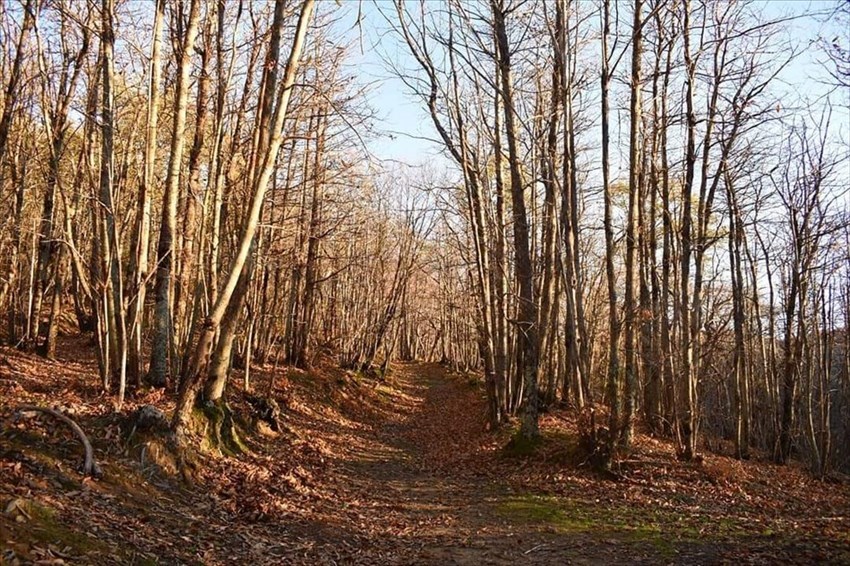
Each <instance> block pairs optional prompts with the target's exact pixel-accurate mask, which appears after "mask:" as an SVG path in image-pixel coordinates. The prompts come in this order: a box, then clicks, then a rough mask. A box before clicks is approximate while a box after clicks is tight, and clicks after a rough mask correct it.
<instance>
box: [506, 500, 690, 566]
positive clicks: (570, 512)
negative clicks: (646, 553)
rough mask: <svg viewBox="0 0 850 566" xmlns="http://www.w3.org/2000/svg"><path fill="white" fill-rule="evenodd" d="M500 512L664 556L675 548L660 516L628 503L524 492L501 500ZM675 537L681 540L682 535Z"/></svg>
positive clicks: (510, 516)
mask: <svg viewBox="0 0 850 566" xmlns="http://www.w3.org/2000/svg"><path fill="white" fill-rule="evenodd" d="M498 512H499V514H501V515H502V516H504V517H506V518H508V519H510V520H512V521H521V522H526V523H535V524H540V525H545V526H547V527H550V528H553V529H554V530H555V531H557V532H558V533H561V534H585V533H586V534H593V535H595V536H605V537H609V538H615V539H620V540H622V541H624V542H630V543H635V544H644V545H649V546H651V547H653V548H654V549H655V551H656V552H658V553H659V554H660V555H662V556H665V557H666V556H671V555H672V554H673V552H674V546H673V542H671V540H670V534H671V533H670V532H669V531H668V530H666V529H663V528H662V526H661V525H660V524H659V522H658V521H657V518H658V517H657V516H653V515H648V516H640V515H639V514H638V513H636V512H634V511H632V510H630V509H627V508H625V507H621V508H616V507H600V506H599V505H598V504H593V503H591V502H581V501H574V500H566V499H560V498H557V497H551V496H539V495H522V496H517V497H513V498H510V499H508V500H507V501H503V502H502V503H500V504H499V506H498ZM674 536H675V535H674ZM676 538H678V539H679V540H682V537H678V536H677V537H676ZM688 538H689V539H690V538H691V537H688ZM694 538H695V537H694Z"/></svg>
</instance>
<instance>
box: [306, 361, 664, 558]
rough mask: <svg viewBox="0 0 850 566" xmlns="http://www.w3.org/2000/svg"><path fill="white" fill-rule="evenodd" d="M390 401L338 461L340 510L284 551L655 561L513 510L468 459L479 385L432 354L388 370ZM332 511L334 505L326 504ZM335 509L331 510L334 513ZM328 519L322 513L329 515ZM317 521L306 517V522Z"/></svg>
mask: <svg viewBox="0 0 850 566" xmlns="http://www.w3.org/2000/svg"><path fill="white" fill-rule="evenodd" d="M394 387H395V388H396V390H397V392H398V395H397V397H396V398H395V402H396V404H395V407H396V410H395V411H394V412H393V413H392V414H391V416H390V417H389V418H387V419H386V420H385V422H382V423H380V424H379V425H378V426H376V427H375V428H373V429H372V430H371V431H370V432H369V434H368V438H366V439H364V440H365V442H362V443H358V444H357V445H356V446H352V448H351V450H350V452H349V453H348V454H347V457H346V459H345V461H343V462H341V465H340V468H339V469H338V470H337V471H338V473H339V476H338V478H337V479H338V481H339V482H341V492H340V493H339V496H340V497H339V498H338V499H337V500H336V501H335V502H334V501H328V502H326V503H328V504H329V505H334V504H336V505H339V506H340V511H342V513H341V517H340V518H338V519H337V523H336V524H333V525H328V524H325V525H324V528H320V529H319V530H317V531H315V532H313V533H312V534H308V533H303V534H305V535H306V536H307V537H308V541H305V542H304V547H302V549H301V550H302V551H301V552H298V553H293V554H291V555H290V558H291V559H293V560H295V561H298V560H299V559H301V560H303V562H304V563H316V562H319V563H364V564H376V563H381V564H386V563H395V564H414V563H415V564H460V565H467V564H470V565H471V564H497V565H501V564H514V563H516V562H517V561H520V560H521V561H523V563H526V564H529V563H530V564H597V563H599V562H601V561H604V562H607V563H608V564H619V563H623V564H626V563H628V564H635V563H641V562H645V563H652V564H657V563H659V562H662V563H663V562H665V560H660V557H659V556H658V555H657V554H656V553H655V552H654V549H653V548H651V547H647V546H645V545H642V544H640V543H628V541H621V540H615V539H608V540H602V539H601V538H600V537H601V536H604V533H600V535H599V536H596V537H590V536H589V535H587V534H584V533H576V534H571V535H569V536H565V535H563V534H560V533H558V532H557V530H556V529H554V528H553V527H551V526H547V525H546V524H545V522H544V523H543V524H541V523H540V522H529V521H525V520H521V519H520V520H517V517H513V516H511V515H512V514H511V513H510V508H509V507H508V508H506V504H507V502H508V501H510V499H509V498H510V497H511V495H512V494H511V488H510V487H509V486H508V485H506V484H505V483H504V482H502V481H500V480H499V479H494V478H493V477H491V475H490V474H488V473H486V470H481V469H477V468H476V465H477V464H480V463H476V462H474V454H471V453H470V452H471V450H473V447H474V446H476V445H477V441H478V440H479V439H480V437H481V435H482V434H483V430H482V423H483V422H484V420H483V411H484V407H483V401H482V399H481V394H480V391H478V390H476V389H474V388H473V387H471V386H470V385H469V384H468V383H466V382H464V381H463V380H462V378H449V377H447V376H446V375H445V372H444V370H443V368H441V367H440V366H438V365H435V364H411V365H407V366H403V367H401V368H400V369H399V370H397V372H396V373H395V375H394ZM329 515H334V513H329ZM337 516H338V517H339V515H337ZM331 521H332V520H329V521H328V522H331ZM316 526H317V525H315V524H314V527H316Z"/></svg>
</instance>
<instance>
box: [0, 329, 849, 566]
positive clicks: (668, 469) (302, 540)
mask: <svg viewBox="0 0 850 566" xmlns="http://www.w3.org/2000/svg"><path fill="white" fill-rule="evenodd" d="M61 346H62V347H61V348H60V353H59V357H58V359H57V360H56V361H55V362H48V361H45V360H43V359H41V358H38V357H36V356H33V355H27V354H22V353H20V352H18V351H16V350H14V349H10V348H3V349H0V395H2V397H0V398H2V405H1V406H0V407H2V408H0V422H2V431H0V470H2V472H0V502H1V503H2V505H3V508H4V509H5V511H6V512H5V513H3V514H2V516H0V546H1V547H2V555H0V556H2V558H0V563H2V564H23V563H40V564H108V563H114V564H129V563H134V564H224V563H232V562H238V563H256V564H275V563H287V564H412V563H417V564H512V563H515V562H516V561H517V560H523V561H525V562H527V563H533V564H567V563H571V564H596V563H600V562H602V561H604V562H605V563H608V564H627V563H628V564H634V563H645V564H659V563H671V564H717V563H739V564H741V563H744V564H746V563H767V562H769V563H801V564H803V563H836V564H838V563H847V562H848V561H850V487H849V486H848V485H847V484H846V483H843V484H842V483H823V482H819V481H816V480H813V479H812V478H811V477H810V476H809V475H808V474H807V473H806V472H805V471H803V470H801V469H799V468H797V467H795V466H786V467H778V466H775V465H772V464H768V463H764V462H762V461H760V460H759V459H758V458H754V459H753V460H751V461H748V462H738V461H736V460H733V459H731V458H729V457H726V456H719V455H714V454H706V455H705V457H704V461H703V462H702V463H683V462H679V461H677V459H676V458H675V454H674V449H673V447H672V445H671V444H670V443H668V442H666V441H660V440H656V439H653V438H650V437H647V436H643V435H641V436H639V437H638V439H637V440H636V447H635V450H634V452H633V454H632V455H631V456H630V458H629V459H628V460H627V461H625V462H622V463H621V466H620V468H619V469H618V475H617V479H615V480H612V479H605V478H601V477H599V476H597V475H595V474H594V473H593V472H592V471H591V470H590V469H589V466H588V465H587V463H586V462H585V458H584V457H583V455H582V452H581V450H580V449H579V447H578V440H577V429H576V422H575V419H574V416H573V415H572V414H571V413H569V412H561V411H556V412H552V413H548V414H546V415H544V416H543V417H542V419H541V424H542V434H543V442H542V444H541V445H540V446H537V447H535V448H534V449H533V450H529V451H528V453H524V451H523V450H518V449H506V448H505V447H506V446H507V445H508V443H509V440H510V437H511V430H510V429H505V430H503V431H500V432H499V433H489V432H486V431H485V430H484V422H485V414H486V408H485V397H484V394H483V391H482V389H481V386H480V384H479V383H478V382H477V381H476V380H475V379H474V378H472V377H469V376H463V375H457V374H451V373H449V372H447V371H446V370H445V369H444V368H443V367H441V366H439V365H436V364H422V363H408V364H395V365H394V366H393V368H392V372H391V373H390V375H389V377H388V378H387V380H386V381H385V382H384V381H378V380H375V379H373V378H369V377H362V376H358V375H356V374H353V373H351V372H344V371H341V370H337V369H333V366H332V364H324V365H322V366H320V367H319V368H318V369H316V370H314V371H313V372H310V373H306V372H301V371H297V370H287V371H285V372H283V375H284V377H282V378H281V377H278V378H277V379H276V380H275V384H274V391H273V392H272V394H271V398H273V399H275V400H276V401H277V402H278V403H279V405H280V408H281V416H280V424H281V426H280V432H275V431H273V430H271V428H270V427H269V426H268V425H267V424H266V423H265V422H263V421H259V420H257V419H256V418H254V417H252V415H254V416H256V414H257V413H256V410H254V409H253V408H252V406H251V405H250V404H249V399H254V398H253V397H251V396H249V395H247V394H246V393H245V392H244V391H242V390H241V389H238V387H239V385H238V384H239V383H240V380H238V379H234V380H233V381H232V383H233V389H232V390H231V391H230V392H229V395H230V399H231V407H232V408H233V413H234V418H235V420H236V421H237V422H239V423H240V430H243V431H244V435H243V443H244V445H245V448H246V452H245V453H243V454H238V455H237V454H231V455H223V454H222V453H221V451H217V450H215V449H213V448H212V447H210V446H207V450H204V451H201V452H199V453H198V455H197V456H196V458H197V460H196V462H195V463H194V467H193V469H194V472H193V475H192V477H190V478H185V477H181V475H180V474H178V473H175V470H173V469H169V466H168V460H167V458H166V459H160V460H159V461H158V460H157V458H156V455H155V454H152V451H153V452H155V448H156V446H157V444H156V443H155V442H150V440H151V439H153V438H155V437H156V434H155V433H154V432H148V433H141V432H138V431H136V432H134V433H133V435H132V437H130V438H128V435H129V434H130V429H131V428H132V425H133V422H134V421H133V416H132V415H133V414H134V411H135V410H136V409H137V408H138V407H139V406H142V405H144V404H151V405H155V406H156V407H158V408H160V409H161V410H163V411H165V412H166V413H167V412H168V411H169V410H171V408H172V407H173V402H172V401H169V398H167V397H165V396H163V395H162V394H161V393H159V392H150V393H147V394H144V395H141V396H139V397H137V398H134V399H132V400H131V401H130V402H129V403H128V404H127V406H125V408H124V409H123V410H122V411H121V412H119V413H116V412H113V410H112V408H111V403H112V399H111V398H110V397H108V396H105V395H102V394H100V393H99V392H98V391H97V389H96V388H95V384H96V382H97V369H96V367H95V364H94V361H93V357H91V356H90V355H89V352H90V350H91V347H90V346H89V345H88V344H86V342H85V340H83V339H80V338H70V339H66V340H65V341H63V342H62V344H61ZM252 375H253V387H254V390H255V391H264V390H265V389H266V388H267V387H268V380H269V377H270V368H263V367H256V368H254V371H253V372H252ZM24 404H35V405H41V406H55V407H59V408H61V410H62V411H64V412H65V413H67V414H69V415H71V416H72V417H73V418H74V419H75V420H76V422H78V423H79V424H80V426H81V427H82V428H83V429H84V430H85V432H86V433H87V434H88V436H89V438H90V439H91V441H92V443H93V444H94V448H95V455H96V458H97V461H98V462H99V464H100V466H101V467H102V470H103V475H102V477H100V478H98V479H89V478H83V477H82V476H81V474H80V473H79V465H80V464H81V462H82V449H81V446H80V444H79V443H78V442H77V441H76V440H75V439H74V438H73V436H71V434H70V429H67V430H66V427H64V426H63V425H59V424H57V421H53V420H49V419H47V418H42V417H34V418H28V419H15V418H14V417H15V408H16V407H18V406H20V405H24ZM260 423H262V424H260ZM145 434H147V437H146V438H147V440H146V441H142V437H144V436H145ZM145 448H146V449H145Z"/></svg>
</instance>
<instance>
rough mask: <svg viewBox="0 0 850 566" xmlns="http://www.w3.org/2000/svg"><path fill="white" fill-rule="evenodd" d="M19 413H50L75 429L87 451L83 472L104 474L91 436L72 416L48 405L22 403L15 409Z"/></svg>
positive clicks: (85, 473) (86, 473)
mask: <svg viewBox="0 0 850 566" xmlns="http://www.w3.org/2000/svg"><path fill="white" fill-rule="evenodd" d="M15 412H16V413H17V414H18V415H22V414H23V413H33V412H37V413H44V414H46V415H50V416H51V417H53V418H55V419H57V420H60V421H62V422H63V423H65V424H66V425H68V426H69V427H71V430H73V431H74V434H75V435H76V436H77V439H78V440H79V441H80V443H81V444H82V445H83V448H84V449H85V452H86V459H85V462H84V463H83V474H84V475H86V476H90V477H99V476H101V475H103V471H102V470H101V469H100V466H98V464H97V462H96V461H95V459H94V448H92V445H91V442H89V437H88V436H86V433H85V432H83V429H82V428H80V425H78V424H77V423H76V422H74V420H73V419H71V417H69V416H68V415H66V414H64V413H62V412H61V411H57V410H56V409H50V408H48V407H38V406H36V405H22V406H20V407H18V409H17V410H16V411H15Z"/></svg>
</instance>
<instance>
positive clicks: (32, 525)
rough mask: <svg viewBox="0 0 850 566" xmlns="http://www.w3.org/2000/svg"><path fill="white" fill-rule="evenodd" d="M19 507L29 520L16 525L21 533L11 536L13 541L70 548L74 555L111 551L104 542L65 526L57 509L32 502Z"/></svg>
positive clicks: (27, 501)
mask: <svg viewBox="0 0 850 566" xmlns="http://www.w3.org/2000/svg"><path fill="white" fill-rule="evenodd" d="M18 505H19V506H20V507H22V508H23V511H25V512H26V514H27V516H28V519H27V520H26V521H25V522H23V523H14V527H13V529H14V530H15V531H19V532H18V533H17V534H12V535H11V537H13V539H19V540H21V541H27V542H28V543H30V544H32V543H36V544H41V545H48V544H53V545H56V546H57V547H59V548H65V547H69V548H70V549H71V550H70V553H71V554H74V555H82V554H90V553H93V552H104V553H105V552H107V551H109V547H108V546H107V545H106V544H105V543H103V542H102V541H100V540H98V539H96V538H93V537H90V536H88V535H87V534H86V533H85V532H81V531H75V530H72V529H71V528H69V527H68V526H67V525H65V524H63V523H62V521H61V520H60V518H59V515H58V513H57V512H56V510H55V509H52V508H50V507H46V506H44V505H41V504H39V503H37V502H35V501H30V500H26V501H20V502H19V503H18Z"/></svg>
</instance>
